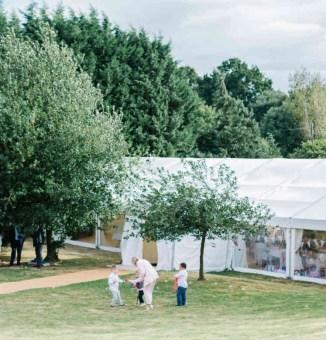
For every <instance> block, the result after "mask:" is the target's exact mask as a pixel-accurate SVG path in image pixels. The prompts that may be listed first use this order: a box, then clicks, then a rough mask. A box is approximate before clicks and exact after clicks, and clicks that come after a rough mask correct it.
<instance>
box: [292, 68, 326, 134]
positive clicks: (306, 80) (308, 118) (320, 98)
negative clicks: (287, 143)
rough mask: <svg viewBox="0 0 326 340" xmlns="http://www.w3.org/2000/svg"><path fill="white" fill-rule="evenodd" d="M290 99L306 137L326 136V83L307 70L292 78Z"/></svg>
mask: <svg viewBox="0 0 326 340" xmlns="http://www.w3.org/2000/svg"><path fill="white" fill-rule="evenodd" d="M290 85H291V88H290V100H291V105H292V107H293V112H294V115H295V117H296V118H297V119H298V120H299V121H300V126H301V128H302V131H303V134H304V137H305V139H320V138H325V137H326V83H325V81H324V80H323V79H322V78H321V76H320V74H318V73H317V74H312V73H309V72H307V71H305V70H303V71H301V72H297V73H295V74H294V75H293V76H292V78H291V83H290Z"/></svg>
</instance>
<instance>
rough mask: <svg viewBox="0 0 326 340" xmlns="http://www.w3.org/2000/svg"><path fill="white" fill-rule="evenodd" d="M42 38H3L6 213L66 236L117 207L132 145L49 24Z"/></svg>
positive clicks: (0, 204)
mask: <svg viewBox="0 0 326 340" xmlns="http://www.w3.org/2000/svg"><path fill="white" fill-rule="evenodd" d="M38 40H39V41H40V43H38V42H32V41H29V40H27V41H26V40H22V39H20V38H18V37H16V36H15V34H14V33H9V34H7V35H6V36H4V37H2V39H1V41H0V59H1V64H0V177H1V181H0V217H1V222H2V223H10V222H19V223H21V224H23V225H24V226H25V227H26V228H29V229H32V228H33V227H35V226H36V225H42V226H43V227H44V228H45V229H46V231H47V236H48V237H47V241H48V257H49V259H50V260H53V259H55V257H56V254H57V249H56V247H55V246H56V244H55V243H53V239H54V237H53V235H54V234H55V236H56V237H57V238H60V239H61V240H64V239H65V238H66V237H67V236H68V235H71V234H72V233H74V232H75V231H77V230H80V229H83V228H87V227H88V226H89V224H90V223H94V220H95V216H96V215H107V214H109V213H110V212H112V211H113V210H114V208H115V205H116V203H115V200H114V197H113V195H114V192H115V191H117V190H118V189H119V187H120V184H121V180H123V176H122V174H123V173H124V172H123V166H122V155H123V153H124V152H125V144H124V141H123V135H122V131H121V125H120V122H119V120H118V118H117V117H116V116H115V115H112V114H108V113H105V112H104V111H103V103H102V95H101V93H100V91H99V90H98V89H96V88H95V87H94V86H93V85H92V82H91V79H90V77H89V76H88V75H87V74H86V73H84V72H81V71H80V70H79V66H78V64H77V62H76V60H75V58H74V56H73V53H72V51H71V50H69V49H68V48H66V47H64V46H60V45H58V44H57V42H56V37H55V35H54V33H53V32H52V31H50V30H49V29H48V28H46V27H44V28H43V29H42V30H41V32H40V35H39V36H38Z"/></svg>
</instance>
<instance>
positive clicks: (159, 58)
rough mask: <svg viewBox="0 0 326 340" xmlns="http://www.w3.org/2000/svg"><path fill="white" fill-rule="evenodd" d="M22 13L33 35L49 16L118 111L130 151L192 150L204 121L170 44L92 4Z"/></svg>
mask: <svg viewBox="0 0 326 340" xmlns="http://www.w3.org/2000/svg"><path fill="white" fill-rule="evenodd" d="M45 13H46V11H43V14H42V13H40V14H38V13H35V8H34V7H30V8H29V9H28V10H27V11H26V13H25V21H26V23H25V35H27V36H29V37H32V39H33V40H34V39H37V31H38V26H39V23H40V22H44V21H46V22H49V23H50V25H51V27H53V29H54V30H55V31H56V32H57V34H58V40H59V41H61V42H64V43H65V44H67V45H68V46H69V47H71V48H72V49H73V50H74V52H75V55H76V58H77V60H78V61H79V63H80V65H81V67H82V69H83V70H85V71H86V72H88V73H89V75H90V76H91V77H92V80H93V83H94V85H96V86H99V87H100V88H101V90H102V92H103V95H104V102H105V103H106V105H108V106H110V107H111V108H114V110H116V111H117V112H120V113H121V118H122V121H123V126H124V134H125V137H126V140H127V141H128V143H129V145H130V148H129V152H130V153H131V154H132V155H141V156H146V155H156V156H185V155H187V156H189V155H194V154H195V153H196V152H197V150H196V146H197V144H196V141H197V138H198V136H199V134H200V131H202V130H203V129H204V128H205V127H206V124H205V118H206V117H205V116H203V114H205V112H204V110H203V105H204V103H203V102H202V101H201V100H200V98H199V96H198V94H197V89H196V86H195V83H194V82H195V78H194V77H195V76H196V75H195V73H194V72H193V70H191V69H190V68H183V67H179V65H178V63H177V62H176V61H175V60H174V59H173V57H172V54H171V47H170V45H169V44H166V43H164V42H163V39H162V38H161V37H154V38H150V37H149V36H148V34H147V33H146V32H145V31H143V30H140V31H136V30H130V31H123V30H121V29H120V28H119V27H116V26H113V25H111V24H110V22H109V20H108V18H107V17H105V16H99V15H98V13H97V12H96V10H94V9H91V10H90V12H89V13H87V14H84V13H81V14H78V15H77V14H76V13H74V12H73V11H70V13H69V15H67V16H66V15H64V8H63V7H62V6H59V7H58V9H57V10H56V11H55V13H54V15H53V16H51V15H48V16H47V15H46V14H45Z"/></svg>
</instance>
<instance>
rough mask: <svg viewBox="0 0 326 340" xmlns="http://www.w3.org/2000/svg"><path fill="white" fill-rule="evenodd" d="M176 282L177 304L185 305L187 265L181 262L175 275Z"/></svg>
mask: <svg viewBox="0 0 326 340" xmlns="http://www.w3.org/2000/svg"><path fill="white" fill-rule="evenodd" d="M175 279H176V283H177V306H185V305H186V298H187V288H188V282H187V280H188V273H187V265H186V264H185V263H184V262H182V263H180V266H179V272H178V273H177V274H176V275H175Z"/></svg>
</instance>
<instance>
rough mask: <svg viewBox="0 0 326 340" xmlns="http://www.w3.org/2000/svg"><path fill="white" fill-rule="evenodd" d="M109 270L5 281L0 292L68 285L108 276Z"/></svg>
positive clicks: (102, 269)
mask: <svg viewBox="0 0 326 340" xmlns="http://www.w3.org/2000/svg"><path fill="white" fill-rule="evenodd" d="M40 270H42V269H40ZM109 271H110V269H109V268H100V269H91V270H82V271H78V272H75V273H67V274H60V275H55V276H48V277H42V278H37V279H30V280H23V281H16V282H5V283H1V284H0V294H10V293H16V292H20V291H23V290H29V289H36V288H56V287H62V286H68V285H71V284H75V283H81V282H90V281H96V280H101V279H105V278H107V277H108V273H109ZM119 273H120V274H121V275H123V274H127V273H128V272H127V271H123V270H120V271H119Z"/></svg>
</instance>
